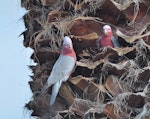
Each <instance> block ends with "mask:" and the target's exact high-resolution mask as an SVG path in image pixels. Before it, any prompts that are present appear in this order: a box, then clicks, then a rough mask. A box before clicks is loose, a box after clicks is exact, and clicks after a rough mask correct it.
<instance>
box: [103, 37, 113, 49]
mask: <svg viewBox="0 0 150 119" xmlns="http://www.w3.org/2000/svg"><path fill="white" fill-rule="evenodd" d="M100 46H101V47H106V46H110V47H114V45H113V43H112V41H111V36H103V37H102V38H101V40H100Z"/></svg>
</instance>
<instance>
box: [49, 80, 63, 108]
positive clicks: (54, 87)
mask: <svg viewBox="0 0 150 119" xmlns="http://www.w3.org/2000/svg"><path fill="white" fill-rule="evenodd" d="M61 84H62V80H60V81H58V82H57V83H55V84H54V85H53V89H52V95H51V99H50V105H53V104H54V103H55V100H56V97H57V94H58V91H59V89H60V86H61Z"/></svg>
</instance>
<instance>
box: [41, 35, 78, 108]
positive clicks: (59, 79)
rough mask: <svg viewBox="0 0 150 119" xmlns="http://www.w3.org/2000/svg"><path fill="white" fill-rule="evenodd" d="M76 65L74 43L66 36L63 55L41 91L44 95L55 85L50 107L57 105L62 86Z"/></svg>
mask: <svg viewBox="0 0 150 119" xmlns="http://www.w3.org/2000/svg"><path fill="white" fill-rule="evenodd" d="M75 63H76V53H75V51H74V49H73V45H72V41H71V39H70V38H69V37H67V36H65V37H64V41H63V46H62V51H61V54H60V56H59V58H58V59H57V61H56V62H55V64H54V66H53V69H52V71H51V74H50V76H49V78H48V80H47V83H46V85H45V86H44V87H43V89H42V90H41V94H42V95H43V94H44V93H45V92H46V90H47V89H48V88H49V87H50V86H52V85H53V87H52V94H51V98H50V105H53V104H54V103H55V100H56V97H57V94H58V91H59V89H60V87H61V84H62V83H63V82H65V81H67V79H68V78H69V76H70V74H71V73H72V70H73V68H74V66H75Z"/></svg>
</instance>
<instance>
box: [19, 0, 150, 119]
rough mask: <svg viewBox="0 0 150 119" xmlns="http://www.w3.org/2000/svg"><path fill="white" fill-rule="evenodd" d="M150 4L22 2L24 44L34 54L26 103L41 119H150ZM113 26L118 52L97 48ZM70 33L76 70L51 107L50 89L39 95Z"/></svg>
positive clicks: (139, 0) (134, 0) (128, 0)
mask: <svg viewBox="0 0 150 119" xmlns="http://www.w3.org/2000/svg"><path fill="white" fill-rule="evenodd" d="M149 4H150V2H149V1H148V0H124V1H123V0H22V7H25V8H26V9H27V10H28V13H27V14H26V15H25V16H24V17H23V19H24V23H25V27H26V28H27V30H26V31H25V32H23V35H24V46H25V47H30V48H32V49H33V50H34V52H33V54H32V56H31V59H33V61H34V62H35V63H36V65H35V66H29V68H30V69H31V70H32V72H33V75H32V76H30V77H31V78H32V80H31V81H30V82H29V85H30V88H31V91H32V93H33V98H32V100H31V101H30V102H28V103H27V104H26V107H27V108H28V109H29V110H31V111H32V113H31V116H34V117H37V118H39V119H69V118H70V119H81V118H83V119H88V118H92V119H93V118H94V119H100V118H101V119H102V118H105V119H107V118H108V119H129V118H131V119H133V118H135V119H149V117H150V112H149V109H150V91H149V90H150V81H149V79H150V68H149V67H150V21H149V19H150V11H149V6H148V5H149ZM105 24H109V25H110V26H111V27H112V29H113V34H114V35H115V36H117V37H118V41H119V43H120V45H121V47H119V48H111V47H104V48H100V49H98V48H97V40H98V39H99V37H100V36H101V35H102V27H103V25H105ZM65 35H68V36H69V37H70V38H71V39H72V41H73V47H74V49H75V52H76V54H77V62H76V67H75V69H74V71H73V73H72V74H71V76H70V78H69V79H68V81H67V82H65V83H63V84H62V86H61V88H60V90H59V94H58V96H57V98H56V101H55V104H54V105H53V106H51V107H50V106H49V99H50V96H51V87H50V88H49V89H48V93H46V94H45V95H44V96H42V97H40V96H39V93H40V91H41V89H42V87H43V86H44V85H45V83H46V81H47V79H48V76H49V75H50V72H51V70H52V68H53V65H54V63H55V61H56V60H57V58H58V56H59V54H60V50H61V44H62V39H63V37H64V36H65Z"/></svg>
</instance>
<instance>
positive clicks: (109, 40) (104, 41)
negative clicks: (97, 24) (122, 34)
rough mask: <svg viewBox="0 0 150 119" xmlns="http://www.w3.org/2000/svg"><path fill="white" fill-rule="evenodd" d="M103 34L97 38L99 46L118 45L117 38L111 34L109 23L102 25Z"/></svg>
mask: <svg viewBox="0 0 150 119" xmlns="http://www.w3.org/2000/svg"><path fill="white" fill-rule="evenodd" d="M103 32H104V35H103V36H102V37H101V38H100V39H99V47H100V48H101V47H106V46H110V47H120V44H119V42H118V40H117V39H116V38H115V37H114V36H113V34H112V29H111V27H110V26H109V25H104V26H103Z"/></svg>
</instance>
